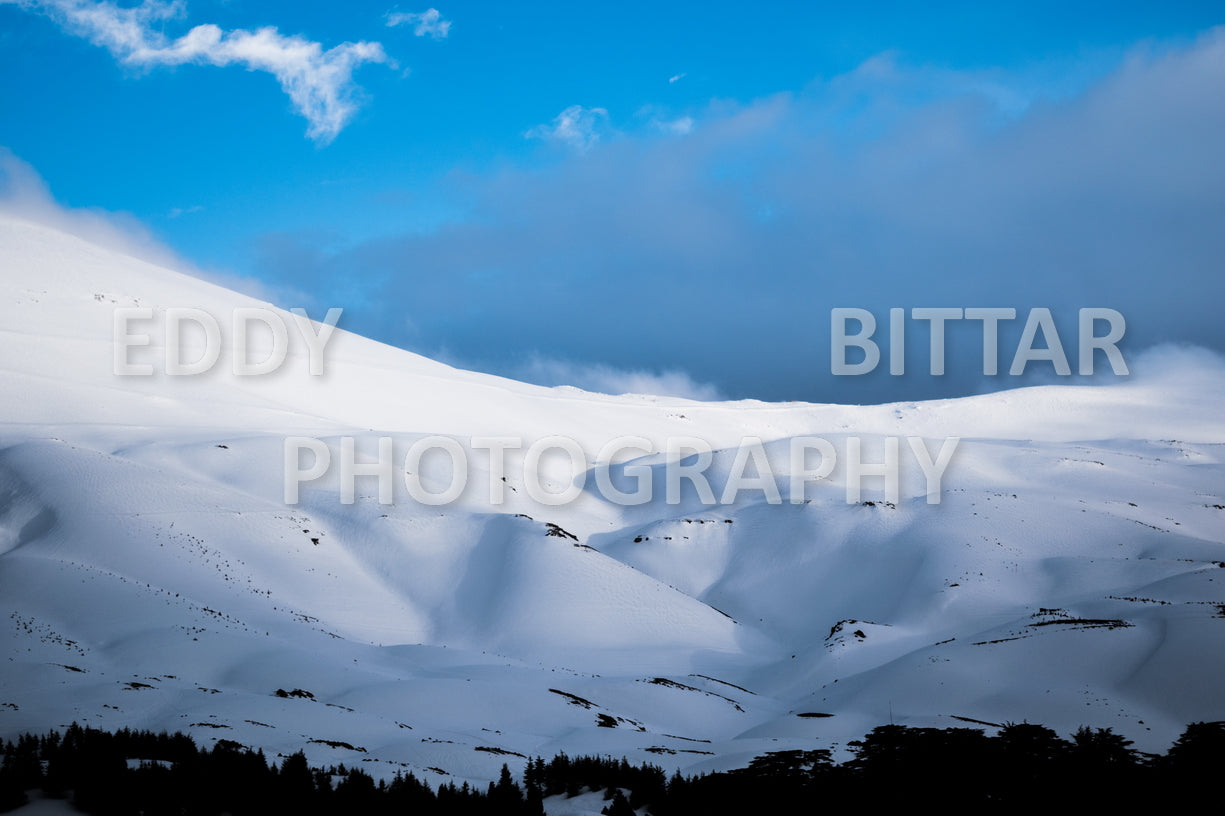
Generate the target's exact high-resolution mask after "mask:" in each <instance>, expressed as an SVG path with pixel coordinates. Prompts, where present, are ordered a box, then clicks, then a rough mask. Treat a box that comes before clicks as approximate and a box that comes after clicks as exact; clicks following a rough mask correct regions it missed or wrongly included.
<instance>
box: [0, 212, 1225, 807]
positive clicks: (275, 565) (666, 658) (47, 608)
mask: <svg viewBox="0 0 1225 816" xmlns="http://www.w3.org/2000/svg"><path fill="white" fill-rule="evenodd" d="M265 305H266V304H261V303H259V302H257V301H254V300H252V299H250V298H247V297H244V296H242V295H238V294H235V293H233V292H231V291H228V290H225V289H222V288H219V287H217V286H213V285H211V284H209V283H206V282H203V281H201V280H197V279H194V278H191V277H187V276H184V275H181V274H178V273H175V272H173V271H169V270H166V269H161V268H157V267H154V266H151V265H149V264H146V263H143V262H141V261H138V260H134V259H132V258H129V257H125V256H122V255H118V254H115V253H112V252H110V251H108V250H103V249H100V248H98V247H95V246H92V245H90V244H87V243H85V242H83V241H81V240H78V239H76V238H73V237H71V236H68V235H65V234H63V233H60V232H56V231H54V230H52V229H49V228H47V227H43V226H39V225H36V224H33V223H27V222H23V221H19V220H15V219H13V218H11V217H8V216H5V217H3V218H0V644H3V651H2V652H0V654H2V656H3V660H2V662H0V738H7V737H12V736H14V735H16V734H18V733H20V732H22V731H27V730H31V731H45V730H47V729H50V728H55V727H62V726H65V725H67V724H69V723H70V722H72V721H74V720H75V721H78V722H81V723H84V724H89V725H94V726H98V727H103V728H115V727H120V726H133V727H140V728H153V729H163V728H164V729H172V730H183V731H187V732H189V733H191V734H192V735H193V736H194V737H195V738H196V739H197V740H198V741H200V742H203V743H204V744H211V742H212V741H214V740H217V739H230V740H235V741H237V742H240V743H242V744H245V745H249V746H253V747H255V746H258V747H261V748H263V749H264V750H265V751H266V752H269V753H270V754H272V755H276V754H277V753H278V752H279V753H290V752H292V751H295V750H297V749H299V748H305V750H306V752H307V756H308V758H309V759H310V760H311V761H312V762H314V763H320V764H323V763H338V762H344V763H346V764H355V763H362V765H361V767H363V768H364V769H367V770H369V771H370V772H371V773H373V774H375V775H390V774H393V773H394V772H395V771H397V770H399V769H411V770H412V771H413V772H415V773H416V774H418V776H421V777H423V778H425V779H427V780H430V781H433V782H440V781H446V780H449V779H454V780H457V781H459V780H470V781H474V782H478V783H483V782H485V781H487V780H489V779H492V778H496V776H497V771H498V769H499V768H500V767H501V765H502V763H503V762H508V763H509V764H510V765H511V766H512V768H516V769H517V768H519V767H520V766H521V763H522V760H521V759H520V757H526V756H533V755H546V756H550V755H552V754H554V753H555V752H557V751H562V750H564V751H566V752H569V753H571V754H576V753H600V754H612V755H615V756H621V755H625V756H628V757H629V758H630V759H631V760H632V761H635V762H638V761H642V760H650V761H653V762H657V763H659V764H661V765H663V766H665V767H666V768H668V769H671V768H681V769H685V770H686V771H689V772H693V771H697V770H706V769H714V768H728V767H735V766H739V765H743V764H745V763H747V761H748V760H749V759H750V758H751V757H753V756H754V755H757V754H760V753H763V752H765V751H771V750H782V749H785V748H788V747H797V746H801V745H804V746H811V745H813V744H817V745H821V746H833V747H835V748H837V747H844V746H845V744H846V742H847V741H848V740H850V739H853V738H855V737H858V736H860V735H862V734H863V733H864V732H865V731H867V730H868V729H870V728H872V727H873V726H875V725H878V724H880V723H882V722H888V721H889V719H890V717H892V719H893V721H894V722H898V723H904V724H910V725H933V726H953V725H966V724H967V722H966V720H970V721H974V722H978V723H980V726H979V727H985V728H988V727H989V724H991V723H1001V722H1004V721H1020V720H1022V719H1028V720H1029V721H1031V722H1035V721H1036V722H1042V723H1045V724H1048V725H1050V726H1052V727H1056V728H1058V729H1060V730H1062V731H1064V732H1067V731H1070V730H1072V729H1074V728H1075V727H1077V726H1079V725H1082V724H1085V725H1091V726H1095V727H1107V726H1109V727H1112V728H1114V729H1115V730H1117V731H1119V732H1121V733H1124V734H1126V735H1127V736H1129V737H1131V738H1132V739H1134V740H1136V743H1137V746H1138V747H1140V748H1142V749H1148V750H1164V749H1165V748H1166V747H1167V746H1168V744H1169V742H1170V741H1171V740H1172V739H1173V738H1174V737H1175V736H1176V735H1177V734H1178V733H1179V731H1180V730H1181V728H1182V727H1183V725H1184V724H1186V723H1187V722H1189V721H1194V720H1219V719H1225V691H1222V689H1223V688H1225V569H1222V567H1225V543H1223V542H1225V467H1223V466H1222V457H1223V456H1225V422H1223V421H1222V413H1221V412H1222V407H1221V406H1222V405H1225V375H1223V373H1222V370H1221V367H1220V364H1219V362H1217V361H1214V360H1212V359H1207V358H1204V359H1196V357H1195V355H1193V354H1191V355H1187V354H1181V355H1180V354H1173V353H1172V354H1169V355H1167V356H1166V357H1165V358H1160V357H1157V358H1153V359H1152V360H1150V366H1149V367H1150V369H1155V372H1154V373H1152V374H1151V375H1149V376H1143V377H1135V378H1132V379H1131V380H1129V381H1127V382H1125V383H1124V384H1122V385H1112V386H1062V385H1061V386H1050V387H1040V388H1027V389H1020V390H1013V391H1006V392H999V393H994V394H990V395H986V396H980V397H973V398H967V399H959V400H948V401H941V402H924V403H904V404H894V405H880V406H840V405H808V404H799V403H791V404H766V403H759V402H736V403H696V402H689V401H685V400H680V399H670V398H661V397H650V396H633V395H628V396H617V397H614V396H605V395H599V394H591V393H585V392H582V391H578V390H575V389H570V388H559V389H546V388H540V387H535V386H530V385H525V384H522V383H517V382H512V381H509V380H504V379H500V378H497V377H492V376H488V375H484V374H477V373H472V372H467V371H461V370H457V369H454V368H451V367H448V366H446V365H442V364H440V363H437V362H433V361H431V360H428V359H425V358H422V357H420V356H417V355H414V354H411V353H408V352H406V351H402V350H399V349H395V348H391V347H388V346H385V345H381V344H379V343H376V342H373V341H370V340H367V339H365V338H362V337H360V336H357V335H353V334H349V333H346V332H344V331H343V330H342V329H339V330H337V333H336V335H335V336H334V337H333V338H332V340H331V342H330V343H329V344H328V346H327V348H326V373H325V374H324V375H323V376H317V377H316V376H310V375H309V374H308V370H307V355H306V346H305V344H304V343H303V342H302V340H301V337H300V335H299V334H298V333H297V329H296V327H295V325H294V323H293V320H292V318H291V317H290V316H289V315H288V313H281V314H282V316H283V317H284V318H285V320H286V323H287V325H288V326H289V341H290V345H289V356H288V359H287V361H286V363H285V365H284V366H282V368H281V369H280V370H279V371H277V372H276V373H274V374H269V375H265V376H251V377H236V376H234V375H233V374H232V373H231V371H230V369H229V365H228V352H229V349H228V342H229V340H230V338H231V332H230V329H229V324H228V319H229V315H231V314H232V313H233V310H234V309H235V308H239V307H260V306H265ZM341 305H343V304H341ZM980 305H981V304H980ZM120 307H151V308H153V309H154V311H155V314H158V315H164V310H165V309H167V308H199V309H203V310H205V311H207V312H209V313H210V314H212V315H214V316H217V317H218V318H219V320H220V322H221V326H222V333H223V336H224V338H225V340H226V341H227V348H226V351H225V352H224V353H223V355H222V359H221V362H220V364H219V365H218V366H217V367H216V368H215V369H214V370H213V371H212V372H210V373H208V374H203V375H198V376H183V377H172V376H166V375H165V374H161V373H159V374H155V375H154V376H150V377H140V376H128V377H123V376H116V375H115V374H114V372H113V367H112V365H113V359H114V342H113V336H114V335H113V317H114V313H115V309H116V308H120ZM312 317H313V318H316V319H319V318H321V317H322V315H312ZM135 325H136V327H137V328H134V329H133V331H138V330H139V331H144V330H148V329H150V328H152V335H153V341H152V345H151V346H150V347H146V348H139V347H134V348H133V349H132V350H131V358H132V359H133V360H134V361H137V360H159V359H160V357H159V355H160V354H161V345H162V337H161V335H160V334H159V331H160V326H161V325H162V324H161V323H159V322H158V321H157V320H155V321H153V322H151V323H144V324H135ZM340 325H341V326H342V327H343V325H344V320H343V317H342V318H341V323H340ZM142 327H143V328H142ZM261 342H265V343H266V340H264V341H261ZM265 350H266V345H264V346H261V345H259V344H257V345H256V347H255V348H253V349H252V352H251V354H252V359H259V358H260V357H261V356H262V353H263V351H265ZM189 351H190V349H189ZM184 356H185V357H187V358H189V359H190V358H191V357H192V354H190V353H185V355H184ZM158 368H159V369H160V365H159V366H158ZM1163 372H1164V373H1163ZM797 376H802V373H798V374H797ZM438 434H441V435H449V436H451V437H453V438H455V439H456V440H457V441H459V442H460V443H461V444H462V445H463V446H464V447H465V449H466V450H467V452H468V463H469V467H470V473H469V489H468V490H467V491H466V492H465V493H464V494H463V496H462V497H461V498H460V499H459V500H458V501H456V502H454V503H451V504H446V505H440V506H427V505H425V504H421V503H419V502H416V501H414V500H413V499H412V498H411V497H410V496H409V495H408V493H407V491H406V489H405V486H404V484H403V481H402V480H401V479H400V478H399V476H400V474H399V470H400V467H401V466H400V464H399V463H400V462H402V461H403V456H404V452H405V451H406V450H407V449H408V448H409V446H411V445H412V444H413V442H414V441H416V440H417V439H420V438H422V437H425V436H429V435H438ZM551 435H561V436H566V437H569V438H572V439H575V440H577V441H578V442H579V443H580V444H581V445H582V446H583V447H584V449H585V450H586V451H587V455H588V457H589V458H590V460H591V461H594V460H595V458H596V453H597V452H598V451H599V450H600V449H601V448H602V447H603V446H604V445H605V444H606V443H608V442H609V441H611V440H612V439H614V438H616V437H619V436H626V435H635V436H641V437H644V438H646V439H648V440H650V441H651V442H652V443H653V444H654V445H655V447H656V449H661V448H662V447H663V445H664V444H665V442H666V440H668V439H669V438H678V437H693V438H698V439H702V440H705V441H706V442H707V443H709V444H710V445H711V446H712V447H714V448H715V449H717V451H718V452H717V453H716V455H715V457H714V462H713V464H712V465H711V466H710V467H709V468H708V470H707V472H706V474H707V476H708V477H709V478H710V482H711V484H712V486H713V488H714V491H715V493H716V495H718V494H719V493H720V492H721V489H722V485H723V483H724V482H725V481H726V477H727V473H728V471H729V469H730V468H731V467H732V463H733V460H734V454H735V450H736V448H737V446H738V445H740V444H741V440H742V439H743V438H745V437H759V438H760V439H761V440H762V441H763V443H764V444H765V447H766V450H767V452H768V454H769V456H770V461H771V463H772V465H777V466H778V467H779V468H780V469H779V470H778V471H777V473H776V475H777V477H778V481H779V484H780V487H781V488H782V494H783V498H784V502H786V499H787V498H788V496H789V493H788V490H787V472H786V463H787V453H788V451H789V445H790V442H789V440H791V439H792V438H794V437H821V438H823V439H826V440H828V441H829V442H830V443H831V444H833V445H834V447H835V449H836V450H837V451H838V454H839V456H840V457H841V456H843V455H844V454H845V451H846V439H847V437H849V436H858V437H861V438H863V440H864V450H865V459H868V460H869V461H879V458H880V455H881V450H882V446H883V444H884V443H883V440H884V439H885V438H886V437H922V438H924V439H925V440H926V441H927V446H928V449H929V450H931V451H933V452H935V451H936V450H938V449H939V445H940V444H941V443H942V442H943V440H944V439H945V437H950V436H955V437H959V438H961V443H960V445H959V447H958V448H957V450H956V451H955V454H954V457H953V459H952V463H951V465H950V466H949V469H948V471H947V472H946V473H945V475H944V479H943V490H942V499H943V501H942V503H940V504H938V505H933V504H928V503H927V501H926V488H925V483H924V481H923V479H922V476H921V474H920V473H919V471H918V469H917V467H916V466H915V464H914V461H913V457H912V456H911V455H910V453H909V447H908V444H907V442H906V440H905V439H902V441H901V460H902V462H903V470H902V479H901V496H900V499H899V501H898V502H897V503H896V505H894V504H893V503H888V502H886V501H885V500H884V495H883V492H882V488H883V483H882V480H880V479H868V480H867V481H866V482H865V485H866V488H865V492H864V494H863V497H862V498H863V500H864V502H869V503H858V504H848V503H847V501H846V493H845V467H844V463H843V462H842V461H841V459H840V461H839V464H838V466H837V467H836V468H835V470H834V471H833V473H832V474H830V476H829V477H828V478H827V479H826V480H824V481H822V482H820V483H817V484H815V485H812V486H810V487H809V488H808V493H807V498H808V500H807V501H806V502H805V503H801V504H791V503H783V504H777V505H772V504H768V503H767V502H766V501H765V498H764V495H763V493H762V492H761V491H752V490H750V491H745V492H742V493H741V494H740V495H739V497H738V499H737V501H736V502H735V503H733V504H730V505H715V506H710V505H704V504H702V503H701V502H699V501H698V500H697V497H696V495H695V494H693V492H692V491H690V492H688V493H685V494H683V496H682V499H683V500H682V502H681V503H680V504H677V505H669V504H667V503H666V502H665V501H664V491H663V489H662V482H663V471H662V468H663V466H664V462H665V459H666V457H665V456H664V455H662V454H653V455H643V456H642V458H641V459H640V460H639V461H638V462H636V464H646V465H649V466H651V467H652V468H654V470H655V478H656V490H655V491H654V493H653V498H652V500H651V501H650V502H647V503H645V504H641V505H638V506H632V507H625V506H620V505H618V504H615V503H613V502H610V501H607V500H606V499H605V498H603V497H602V496H601V494H600V493H599V491H598V490H597V489H596V487H595V484H594V479H592V478H589V479H587V485H586V488H585V489H584V492H583V494H582V495H581V497H580V498H579V499H578V500H576V501H574V502H571V503H569V504H565V505H562V506H547V505H543V504H540V503H537V502H535V501H533V500H531V499H530V498H529V497H528V495H527V491H526V485H525V484H524V479H525V473H524V469H523V465H522V452H520V453H519V456H518V458H514V457H512V458H511V459H510V460H509V461H508V466H507V469H506V481H505V483H504V484H505V485H506V500H505V502H504V503H503V504H500V505H496V504H491V503H490V501H489V500H488V495H487V494H488V487H487V485H488V483H489V475H488V472H487V462H488V453H487V452H485V451H483V450H473V449H472V448H471V442H472V439H473V437H481V436H510V437H520V438H522V439H524V440H525V445H527V444H530V443H531V442H533V441H535V440H538V439H541V438H544V437H548V436H551ZM287 436H305V437H315V438H320V439H325V440H327V441H328V442H329V443H330V444H331V446H332V449H333V457H334V458H335V457H336V455H337V454H338V451H339V445H340V439H341V438H342V437H346V436H347V437H353V438H355V439H356V446H357V449H358V452H359V456H360V457H363V458H364V459H365V460H367V461H372V459H373V457H374V456H375V454H376V452H377V446H378V439H379V438H380V437H390V438H392V439H393V440H394V445H395V452H396V462H397V465H396V468H397V479H396V489H395V495H394V501H393V503H391V504H382V503H380V502H379V501H378V489H377V483H376V480H375V479H374V478H371V477H362V478H359V479H358V480H357V497H356V501H355V502H354V503H352V504H348V505H346V504H343V503H342V502H341V500H340V480H339V479H338V478H337V476H336V470H337V467H336V465H335V463H334V466H333V468H332V470H331V471H330V472H329V474H328V475H327V476H325V477H324V478H322V479H319V480H317V481H314V482H308V483H305V484H303V486H302V493H301V502H300V503H299V504H297V505H288V504H286V502H285V499H284V494H283V476H284V468H285V464H284V458H285V457H284V447H285V439H286V437H287ZM304 456H307V454H304ZM422 470H423V473H422V478H423V479H424V481H425V483H426V484H427V485H429V486H430V488H429V489H431V490H440V489H441V485H442V484H444V483H445V480H444V477H446V476H447V475H448V474H447V467H446V465H445V460H444V459H443V458H442V456H441V455H440V454H439V455H438V456H435V457H434V458H429V457H427V459H426V460H424V463H423V465H422ZM542 470H543V472H544V474H545V479H544V482H545V486H546V488H547V489H548V490H551V491H560V490H562V489H563V488H564V487H565V486H566V484H567V483H568V482H567V480H568V479H570V478H571V477H570V476H569V475H568V474H567V472H566V469H565V468H562V467H561V465H560V464H559V462H558V461H555V460H552V459H546V461H545V467H543V468H542ZM750 472H751V471H750ZM495 481H496V480H495ZM571 536H572V537H571ZM278 690H280V692H281V694H280V695H278Z"/></svg>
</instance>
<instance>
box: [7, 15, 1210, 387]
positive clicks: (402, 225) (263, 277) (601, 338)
mask: <svg viewBox="0 0 1225 816" xmlns="http://www.w3.org/2000/svg"><path fill="white" fill-rule="evenodd" d="M1223 17H1225V11H1223V10H1222V7H1221V6H1220V4H1219V3H1163V4H1155V3H1146V4H1129V3H1109V4H1107V3H1101V4H1098V3H1058V4H1056V3H1041V2H1028V3H999V4H985V3H937V4H913V3H875V4H823V3H780V4H771V5H770V6H768V7H766V8H761V9H749V8H747V7H745V6H743V5H740V4H736V5H733V4H720V3H709V2H707V3H671V4H666V5H663V6H662V7H660V6H659V5H658V4H646V3H625V2H619V3H615V4H614V3H608V4H596V3H581V4H576V3H517V4H508V3H499V4H492V3H484V4H481V3H463V2H458V3H447V4H445V5H443V4H442V3H441V0H440V2H439V4H438V7H437V8H436V9H432V8H431V6H429V5H425V4H422V5H402V4H401V5H394V4H390V3H386V2H383V3H370V2H349V3H344V4H304V3H275V2H263V3H252V2H241V0H230V1H229V2H209V1H208V0H187V2H180V3H173V4H171V3H151V2H146V3H143V4H136V3H97V2H92V1H91V0H51V1H50V2H24V1H23V0H18V1H17V2H13V1H12V0H0V76H3V77H4V82H3V83H0V111H2V113H0V146H2V147H4V148H6V149H7V151H8V153H7V154H6V159H5V163H6V165H7V166H8V168H9V170H8V176H9V188H10V189H9V192H8V195H9V197H10V199H12V200H14V201H17V199H19V198H20V196H19V195H18V194H17V193H14V192H13V188H14V187H15V186H16V185H14V183H13V181H12V179H13V177H15V176H16V175H21V174H25V175H26V176H31V175H32V174H37V176H38V177H41V179H42V180H43V181H44V182H45V184H46V186H47V188H49V190H50V193H51V194H52V195H53V196H54V197H55V199H56V200H57V201H58V202H60V204H62V205H63V206H64V207H67V208H96V209H99V210H102V211H105V212H108V213H116V214H121V215H123V216H124V217H125V218H126V219H127V220H126V223H128V224H129V225H130V224H131V223H133V222H135V223H137V224H140V225H144V227H145V228H147V229H148V230H149V231H150V232H151V234H152V235H153V236H154V238H155V239H156V240H158V241H160V242H162V243H164V244H166V245H168V246H169V247H170V248H172V249H173V250H174V251H175V252H177V253H178V254H179V255H180V256H181V257H183V258H185V259H187V260H188V261H189V262H191V263H192V264H194V265H196V266H197V267H199V268H200V269H202V270H205V271H206V272H207V273H209V274H212V275H215V276H218V277H221V278H223V279H227V280H232V279H245V280H246V281H247V282H248V284H247V285H248V286H252V287H258V288H259V290H260V291H262V292H264V293H266V294H267V295H268V296H269V297H272V298H273V299H275V300H276V301H277V302H278V304H280V305H284V306H294V305H307V306H310V307H314V308H320V309H322V308H326V307H328V306H341V307H344V308H345V310H346V311H345V315H344V318H342V326H344V327H345V328H348V329H350V330H353V331H358V332H360V333H363V334H368V335H371V336H373V337H376V338H378V339H380V340H384V341H386V342H391V343H394V344H396V345H401V346H404V347H406V348H410V349H412V350H414V351H418V352H421V353H424V354H428V355H430V356H434V357H438V358H441V359H444V360H446V361H448V362H453V363H455V364H458V365H464V366H467V367H472V368H478V369H482V370H487V371H492V372H494V373H499V374H505V375H508V376H515V377H519V378H525V379H531V380H535V381H538V382H542V383H545V384H558V383H561V382H573V383H575V384H578V385H581V386H584V387H590V388H595V389H599V390H611V391H620V390H627V389H633V390H641V389H654V390H664V391H671V392H675V393H683V394H694V395H699V396H707V397H710V396H724V397H736V398H739V397H757V398H762V399H771V400H786V399H806V400H815V401H838V402H877V401H885V400H893V399H921V398H929V397H935V396H948V395H956V394H966V393H974V392H977V391H982V390H992V389H997V388H1005V387H1013V386H1016V385H1018V384H1029V383H1031V382H1038V381H1047V380H1049V377H1044V373H1045V371H1047V370H1049V368H1047V369H1043V370H1038V371H1035V372H1034V375H1033V376H1030V377H1027V378H1022V379H1021V380H1018V378H1011V377H1008V376H997V377H993V378H985V377H983V376H982V375H981V357H980V356H979V340H978V335H977V334H975V333H974V332H973V331H970V327H969V326H963V325H957V326H953V327H951V329H950V335H949V365H948V367H947V368H948V373H947V374H945V375H944V376H943V377H932V376H930V375H928V374H927V372H926V365H925V362H926V358H925V357H924V356H922V355H921V354H919V352H921V351H923V350H924V349H925V344H926V342H927V335H926V330H925V329H924V328H923V326H922V325H920V324H913V325H912V326H911V328H910V329H909V332H908V341H909V347H910V349H911V352H912V360H911V362H910V364H909V369H910V370H909V373H908V374H907V375H906V376H905V377H890V376H889V375H888V373H887V372H886V371H885V370H884V367H882V370H880V371H878V372H876V373H875V374H873V375H869V376H866V377H858V378H845V377H844V378H837V377H834V376H832V375H831V374H830V365H829V310H830V309H831V308H833V307H842V306H852V307H862V308H867V309H870V310H872V311H873V312H874V313H876V314H877V316H878V317H879V318H881V319H882V323H883V322H884V316H885V314H886V313H887V310H888V308H890V307H903V308H906V309H911V308H914V307H929V306H955V307H987V306H1005V307H1014V308H1017V309H1019V310H1021V314H1022V315H1024V314H1025V311H1026V310H1027V309H1029V308H1031V307H1034V306H1045V307H1050V308H1051V309H1052V310H1053V311H1054V312H1055V314H1056V318H1057V321H1058V324H1059V326H1060V329H1061V334H1062V335H1063V339H1064V342H1065V344H1067V345H1068V346H1069V347H1070V348H1071V347H1073V346H1074V343H1075V317H1076V310H1077V309H1078V308H1080V307H1092V306H1105V307H1111V308H1115V309H1118V310H1119V311H1120V312H1122V313H1123V314H1124V315H1125V316H1126V317H1127V319H1128V335H1127V338H1126V341H1125V345H1124V351H1125V354H1127V353H1138V352H1139V351H1140V350H1141V349H1143V348H1145V347H1147V346H1150V345H1153V344H1157V343H1162V342H1180V343H1193V344H1198V345H1203V346H1207V347H1209V348H1213V349H1215V350H1217V351H1222V350H1225V332H1223V331H1222V329H1221V328H1220V326H1221V325H1222V324H1221V320H1220V318H1219V315H1218V313H1217V308H1218V306H1219V304H1221V303H1222V302H1225V275H1221V274H1220V270H1221V264H1222V261H1223V260H1225V238H1222V233H1225V230H1221V229H1220V224H1221V223H1222V219H1223V216H1225V148H1222V145H1223V144H1225V33H1223V32H1222V30H1219V29H1214V26H1217V25H1219V24H1221V23H1225V19H1222V18H1223ZM19 205H20V202H19V201H18V202H17V204H16V205H15V206H19ZM1021 322H1023V321H1017V322H1016V324H1015V325H1009V326H1006V327H1005V328H1004V329H1003V331H1002V332H1001V344H1000V345H1001V349H1005V350H1007V352H1006V353H1009V354H1010V353H1011V350H1012V348H1014V347H1015V344H1016V342H1017V338H1018V337H1019V335H1020V324H1021ZM1006 363H1007V360H1005V361H1004V366H1003V367H1004V368H1006V367H1007V366H1006Z"/></svg>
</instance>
